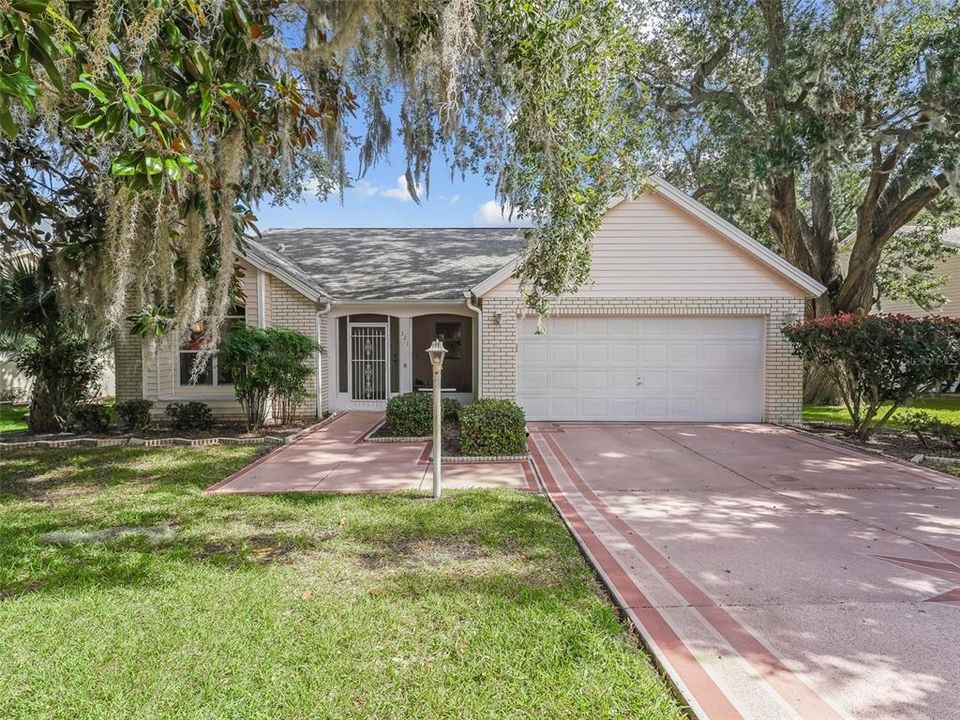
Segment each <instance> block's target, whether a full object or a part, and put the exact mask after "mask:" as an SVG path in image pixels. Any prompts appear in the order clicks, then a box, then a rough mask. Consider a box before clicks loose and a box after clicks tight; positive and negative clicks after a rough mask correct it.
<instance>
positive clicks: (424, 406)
mask: <svg viewBox="0 0 960 720" xmlns="http://www.w3.org/2000/svg"><path fill="white" fill-rule="evenodd" d="M386 425H387V430H389V431H390V434H391V435H393V436H394V437H425V436H427V435H429V434H430V433H431V432H433V399H432V398H431V397H430V395H429V394H427V393H419V392H409V393H404V394H403V395H395V396H394V397H392V398H390V400H388V401H387V414H386Z"/></svg>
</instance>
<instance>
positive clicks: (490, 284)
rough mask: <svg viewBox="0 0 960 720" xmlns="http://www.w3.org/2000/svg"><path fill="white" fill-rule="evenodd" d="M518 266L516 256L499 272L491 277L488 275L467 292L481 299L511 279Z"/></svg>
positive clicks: (518, 258)
mask: <svg viewBox="0 0 960 720" xmlns="http://www.w3.org/2000/svg"><path fill="white" fill-rule="evenodd" d="M519 264H520V256H519V255H517V256H516V257H514V258H513V259H512V260H510V261H509V262H508V263H507V264H506V265H504V266H503V267H501V268H500V269H499V270H497V271H496V272H494V273H493V274H491V275H488V276H487V277H486V278H484V279H483V280H481V281H480V282H478V283H477V284H476V285H474V286H473V287H472V288H470V290H469V291H468V292H471V293H473V295H474V297H483V296H484V295H486V294H487V293H488V292H490V291H491V290H493V289H494V288H495V287H496V286H497V285H499V284H500V283H502V282H503V281H504V280H508V279H509V278H511V277H513V274H514V273H515V272H516V270H517V266H518V265H519Z"/></svg>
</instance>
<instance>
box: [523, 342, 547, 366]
mask: <svg viewBox="0 0 960 720" xmlns="http://www.w3.org/2000/svg"><path fill="white" fill-rule="evenodd" d="M549 349H550V348H549V346H548V345H547V344H546V343H538V342H525V343H521V344H520V346H519V352H518V353H517V357H518V359H519V360H520V361H521V362H529V363H541V362H546V360H547V352H548V351H549Z"/></svg>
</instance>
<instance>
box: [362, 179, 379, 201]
mask: <svg viewBox="0 0 960 720" xmlns="http://www.w3.org/2000/svg"><path fill="white" fill-rule="evenodd" d="M357 192H358V193H360V197H365V198H368V197H376V196H377V195H378V194H379V193H380V188H378V187H377V186H376V185H374V184H373V183H371V182H368V181H366V180H361V181H360V182H358V183H357Z"/></svg>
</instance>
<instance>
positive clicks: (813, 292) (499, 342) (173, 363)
mask: <svg viewBox="0 0 960 720" xmlns="http://www.w3.org/2000/svg"><path fill="white" fill-rule="evenodd" d="M521 243H522V239H521V234H520V231H517V230H515V229H490V228H470V229H461V228H454V229H433V228H431V229H310V228H308V229H300V230H272V231H268V232H266V233H264V235H263V237H262V239H260V241H259V242H252V243H250V244H249V248H248V250H247V253H246V255H245V257H244V258H243V259H242V267H243V269H244V276H243V283H244V289H245V295H246V300H245V305H244V306H243V307H238V308H236V310H235V313H234V317H233V318H231V321H236V320H244V321H245V322H247V323H254V324H256V325H259V326H271V325H277V326H284V327H288V328H293V329H295V330H299V331H301V332H304V333H306V334H307V335H310V336H311V337H315V338H317V340H318V341H319V342H320V344H321V345H322V346H323V347H324V349H325V352H324V353H323V354H322V355H318V356H317V357H316V359H315V366H316V369H315V372H314V375H313V378H312V381H311V383H310V397H309V400H308V403H307V404H306V405H305V406H304V407H303V411H304V413H307V414H311V415H313V414H322V413H325V412H327V411H343V410H377V409H382V408H383V407H384V406H385V404H386V401H387V400H388V399H389V398H390V397H391V396H392V395H395V394H397V393H405V392H410V391H415V390H418V389H421V388H423V389H426V387H427V386H428V385H429V384H430V382H431V375H430V365H429V361H428V358H427V354H426V349H427V347H428V346H429V345H430V343H431V342H432V341H433V340H434V339H435V338H439V339H441V340H443V342H444V343H445V346H446V348H447V351H448V352H447V356H446V361H445V364H444V371H443V387H444V392H445V394H446V395H448V396H451V397H456V398H458V399H460V400H464V401H469V400H472V399H474V398H477V397H482V398H510V399H513V400H516V401H517V402H518V403H519V404H520V405H522V406H523V408H524V410H525V411H526V414H527V418H528V419H530V420H587V421H594V420H620V421H623V420H656V421H767V422H777V423H788V424H789V423H796V422H799V420H800V410H801V396H802V366H801V363H800V361H799V360H798V359H797V358H795V357H794V356H793V355H792V354H791V352H790V347H789V345H788V344H787V343H786V342H785V340H784V338H783V336H782V334H781V332H780V328H781V327H782V326H783V325H784V324H785V323H788V322H791V321H793V320H795V319H797V318H799V317H802V314H803V306H804V300H805V299H807V298H812V297H815V296H817V295H819V294H820V293H822V292H823V291H824V288H823V287H822V286H821V285H820V284H819V283H818V282H816V281H815V280H813V279H812V278H810V277H809V276H807V275H805V274H804V273H803V272H801V271H800V270H798V269H797V268H795V267H794V266H792V265H791V264H789V263H788V262H786V261H785V260H784V259H783V258H781V257H780V256H778V255H777V254H775V253H773V252H771V251H770V250H768V249H767V248H765V247H764V246H762V245H761V244H760V243H758V242H756V241H755V240H753V239H752V238H750V237H748V236H746V235H745V234H744V233H743V232H741V231H740V230H738V229H737V228H736V227H734V226H733V225H731V224H730V223H728V222H726V221H725V220H723V219H722V218H720V217H719V216H717V215H716V214H714V213H713V212H711V211H710V210H709V209H707V208H706V207H705V206H704V205H702V204H700V203H699V202H697V201H695V200H693V199H692V198H690V197H689V196H688V195H686V194H685V193H683V192H681V191H680V190H678V189H677V188H675V187H673V186H671V185H670V184H668V183H667V182H665V181H663V180H660V179H658V178H654V179H652V180H651V181H650V183H649V184H648V187H647V189H646V190H645V192H644V193H643V194H641V195H638V196H637V197H632V198H623V199H621V200H619V201H617V202H614V203H611V205H610V208H609V210H608V212H607V214H606V216H605V217H604V220H603V223H602V226H601V227H600V229H599V230H598V232H597V233H596V234H595V237H594V241H593V264H592V273H591V282H590V283H589V284H588V285H587V286H585V287H584V288H582V289H581V290H580V291H579V292H578V293H576V294H574V295H572V296H570V297H564V298H559V299H556V300H555V301H554V302H553V303H552V305H551V312H550V315H549V317H548V318H547V319H546V320H545V333H540V334H538V333H537V327H538V322H537V318H536V317H535V316H534V315H533V314H532V313H531V312H530V311H528V310H527V308H526V307H525V305H524V303H523V300H522V299H521V296H520V292H519V290H520V288H519V284H518V281H517V280H516V279H514V278H513V272H514V269H515V263H516V258H517V255H518V253H519V251H520V249H521ZM194 352H195V348H192V346H191V345H190V342H189V339H187V340H183V339H177V338H169V339H167V340H166V341H164V342H161V343H160V344H159V345H157V346H153V345H152V344H151V343H150V342H149V341H147V340H143V339H141V338H139V337H135V336H126V335H125V336H123V337H122V338H121V339H120V340H119V341H118V344H117V348H116V357H117V398H118V400H124V399H129V398H134V397H137V398H139V397H143V398H148V399H150V400H153V401H155V402H156V403H157V405H156V409H158V410H160V409H162V407H163V406H164V405H165V404H166V403H171V402H184V401H187V400H202V401H204V402H206V403H208V404H210V405H211V406H212V407H213V409H214V412H215V413H216V414H219V415H220V416H224V417H226V416H238V415H239V406H238V404H237V403H236V401H235V399H234V395H233V390H232V387H231V386H230V384H229V378H228V377H225V376H224V374H223V373H222V372H221V371H220V369H219V368H218V367H217V364H216V360H215V359H214V361H213V362H212V363H211V364H210V366H209V368H208V370H207V372H206V374H205V375H204V377H203V378H202V379H201V383H199V384H190V382H189V375H190V372H189V369H190V367H191V363H192V359H193V353H194Z"/></svg>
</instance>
